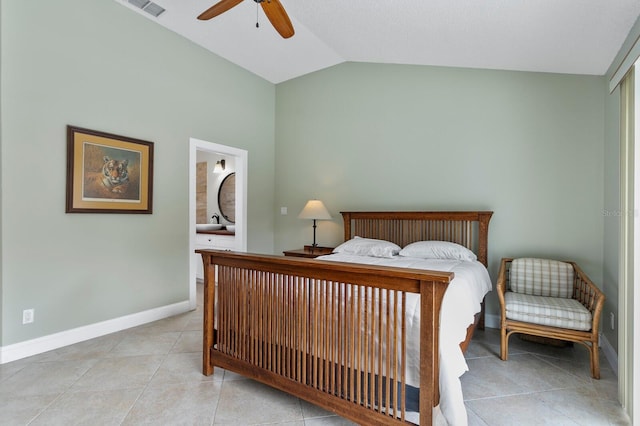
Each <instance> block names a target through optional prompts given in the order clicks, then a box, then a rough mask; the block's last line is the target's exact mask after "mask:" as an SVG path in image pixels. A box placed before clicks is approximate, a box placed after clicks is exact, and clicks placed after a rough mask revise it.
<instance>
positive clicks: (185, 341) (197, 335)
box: [171, 331, 202, 353]
mask: <svg viewBox="0 0 640 426" xmlns="http://www.w3.org/2000/svg"><path fill="white" fill-rule="evenodd" d="M171 352H172V353H176V352H191V353H194V352H197V353H202V331H183V332H182V333H181V334H180V337H179V338H178V341H177V342H176V344H175V345H174V346H173V348H171Z"/></svg>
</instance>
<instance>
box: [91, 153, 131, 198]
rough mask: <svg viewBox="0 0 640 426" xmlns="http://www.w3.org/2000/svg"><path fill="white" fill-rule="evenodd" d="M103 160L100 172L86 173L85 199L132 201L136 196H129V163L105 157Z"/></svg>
mask: <svg viewBox="0 0 640 426" xmlns="http://www.w3.org/2000/svg"><path fill="white" fill-rule="evenodd" d="M102 160H103V164H102V170H101V171H100V172H87V173H85V176H84V191H83V194H84V197H86V198H117V199H123V198H124V199H130V198H131V195H134V194H129V192H130V191H129V169H128V166H129V161H128V160H126V159H125V160H116V159H113V158H109V157H108V156H104V157H103V159H102ZM134 187H135V186H134ZM136 192H137V191H136ZM135 196H137V194H135Z"/></svg>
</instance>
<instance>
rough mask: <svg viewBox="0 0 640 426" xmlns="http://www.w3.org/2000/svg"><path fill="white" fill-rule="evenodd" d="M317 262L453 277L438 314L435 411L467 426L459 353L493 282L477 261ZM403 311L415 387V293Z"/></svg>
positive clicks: (352, 258)
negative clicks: (401, 269) (438, 374)
mask: <svg viewBox="0 0 640 426" xmlns="http://www.w3.org/2000/svg"><path fill="white" fill-rule="evenodd" d="M317 259H318V260H328V261H335V262H349V263H362V264H367V265H379V266H395V267H401V268H414V269H427V270H435V271H444V272H453V273H454V274H455V277H454V279H453V280H452V281H451V283H450V284H449V286H448V287H447V290H446V292H445V294H444V299H443V301H442V309H441V311H440V346H439V349H440V406H439V408H440V411H441V412H442V414H443V415H444V417H445V419H446V421H447V422H448V423H449V424H450V425H456V426H458V425H466V424H467V411H466V409H465V407H464V401H463V397H462V387H461V384H460V377H461V376H462V374H464V372H465V371H467V370H468V369H469V367H468V366H467V362H466V361H465V359H464V355H463V353H462V350H461V349H460V342H462V341H464V339H465V337H466V333H467V328H468V327H469V325H470V324H471V323H472V322H473V319H474V315H475V314H476V313H477V312H480V304H481V302H482V299H483V297H484V296H485V294H487V293H488V292H489V291H491V278H490V277H489V273H488V271H487V269H486V268H485V267H484V265H482V263H480V262H478V261H463V260H449V259H419V258H413V257H404V256H394V257H393V258H380V257H371V256H358V255H352V254H343V253H335V254H331V255H327V256H321V257H318V258H317ZM406 312H407V318H406V321H407V323H406V326H407V332H408V333H409V336H408V337H409V338H408V339H407V353H408V355H407V369H406V374H407V384H409V385H411V386H415V387H418V386H419V383H420V377H419V366H420V359H419V353H420V350H419V349H420V348H419V336H420V334H419V326H420V310H419V295H417V294H416V295H407V311H406Z"/></svg>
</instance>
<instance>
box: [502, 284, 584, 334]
mask: <svg viewBox="0 0 640 426" xmlns="http://www.w3.org/2000/svg"><path fill="white" fill-rule="evenodd" d="M504 298H505V305H506V313H507V318H508V319H511V320H515V321H524V322H529V323H533V324H540V325H548V326H551V327H560V328H569V329H572V330H580V331H589V330H591V312H589V310H588V309H587V308H585V307H584V306H583V305H582V304H581V303H580V302H578V301H577V300H575V299H565V298H558V297H544V296H533V295H529V294H521V293H514V292H512V291H508V292H506V293H505V295H504Z"/></svg>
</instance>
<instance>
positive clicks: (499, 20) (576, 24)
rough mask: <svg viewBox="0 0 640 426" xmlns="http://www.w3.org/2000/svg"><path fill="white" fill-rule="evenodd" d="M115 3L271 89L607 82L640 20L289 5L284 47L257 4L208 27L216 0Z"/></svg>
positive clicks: (547, 2) (374, 3) (596, 0)
mask: <svg viewBox="0 0 640 426" xmlns="http://www.w3.org/2000/svg"><path fill="white" fill-rule="evenodd" d="M115 1H116V2H118V3H120V4H122V5H124V6H126V7H128V8H129V9H131V10H132V11H134V12H136V13H140V14H142V15H143V16H145V17H147V18H149V19H151V20H153V21H155V22H157V23H158V24H159V25H162V26H164V27H166V28H168V29H170V30H172V31H174V32H176V33H178V34H180V35H182V36H184V37H186V38H188V39H190V40H192V41H193V42H194V43H197V44H199V45H201V46H202V47H204V48H206V49H208V50H210V51H211V52H213V53H215V54H217V55H219V56H221V57H223V58H225V59H227V60H229V61H231V62H233V63H235V64H237V65H239V66H241V67H243V68H245V69H247V70H249V71H251V72H253V73H254V74H257V75H259V76H261V77H263V78H264V79H266V80H268V81H270V82H272V83H280V82H283V81H286V80H289V79H292V78H295V77H298V76H300V75H304V74H307V73H310V72H313V71H316V70H319V69H323V68H326V67H329V66H332V65H335V64H338V63H341V62H347V61H353V62H378V63H394V64H418V65H435V66H452V67H465V68H486V69H502V70H519V71H537V72H553V73H569V74H587V75H603V74H605V73H606V71H607V68H608V67H609V65H610V64H611V62H612V60H613V59H614V57H615V55H616V54H617V52H618V50H619V49H620V47H621V45H622V43H623V41H624V40H625V38H626V36H627V35H628V33H629V30H630V29H631V27H632V26H633V24H634V23H635V21H636V19H638V16H639V15H640V1H638V0H614V1H605V0H455V1H452V0H386V1H382V0H280V1H281V3H282V5H283V6H284V8H285V9H286V11H287V13H288V15H289V18H290V19H291V22H292V24H293V27H294V29H295V35H294V36H293V37H291V38H288V39H283V38H282V37H280V35H279V34H278V33H277V32H276V31H275V30H274V28H273V27H272V26H271V24H270V23H269V21H268V20H267V18H266V17H265V15H264V13H263V11H262V9H261V8H260V7H259V5H258V4H257V3H256V2H255V1H252V0H244V1H242V2H241V3H240V4H239V5H237V6H235V7H233V8H232V9H230V10H228V11H227V12H225V13H223V14H221V15H219V16H217V17H215V18H213V19H211V20H208V21H199V20H198V19H196V18H197V16H198V15H199V14H200V13H201V12H203V11H204V10H206V9H208V8H209V7H211V6H212V5H213V4H215V3H216V2H217V0H153V1H152V2H149V3H147V0H115ZM136 4H138V5H136ZM139 6H142V7H143V8H140V7H139ZM156 6H159V7H160V8H161V9H165V10H164V11H163V12H162V13H160V15H158V16H157V17H155V16H153V15H152V14H151V12H153V11H154V9H153V8H154V7H156ZM156 10H158V9H156ZM156 13H157V12H156ZM256 22H258V23H259V27H258V28H256Z"/></svg>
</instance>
